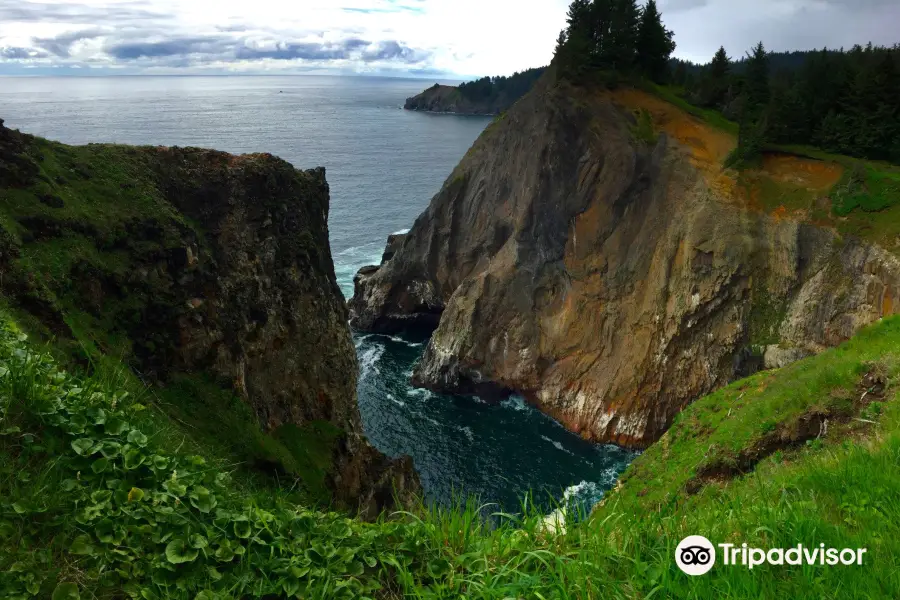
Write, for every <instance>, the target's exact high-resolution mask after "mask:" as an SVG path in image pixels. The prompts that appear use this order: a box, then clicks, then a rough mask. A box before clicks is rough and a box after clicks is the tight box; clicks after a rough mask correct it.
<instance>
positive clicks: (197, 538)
mask: <svg viewBox="0 0 900 600" xmlns="http://www.w3.org/2000/svg"><path fill="white" fill-rule="evenodd" d="M207 546H209V542H208V541H206V538H205V537H203V536H202V535H200V534H197V533H195V534H193V535H192V536H191V548H197V549H198V550H202V549H203V548H206V547H207Z"/></svg>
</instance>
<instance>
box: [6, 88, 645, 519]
mask: <svg viewBox="0 0 900 600" xmlns="http://www.w3.org/2000/svg"><path fill="white" fill-rule="evenodd" d="M432 83H433V82H431V81H423V80H409V79H384V78H337V77H314V76H305V77H120V78H5V79H4V78H0V118H2V119H5V120H6V125H7V126H9V127H18V128H21V129H23V130H25V131H28V132H30V133H34V134H37V135H42V136H46V137H50V138H54V139H58V140H61V141H64V142H68V143H76V144H77V143H87V142H100V141H103V142H119V143H128V144H159V145H180V146H189V145H190V146H205V147H212V148H217V149H220V150H226V151H229V152H271V153H273V154H276V155H278V156H281V157H282V158H284V159H286V160H288V161H290V162H291V163H293V164H294V165H295V166H297V167H301V168H308V167H314V166H320V165H321V166H324V167H325V168H326V170H327V176H328V181H329V184H330V187H331V211H330V215H329V230H330V237H331V247H332V253H333V256H334V262H335V271H336V274H337V277H338V282H339V284H340V286H341V289H342V290H343V291H344V293H345V294H346V295H349V294H350V293H352V286H353V275H354V274H355V273H356V270H357V269H358V268H359V267H361V266H363V265H366V264H372V263H377V262H378V261H379V259H380V257H381V252H382V250H383V248H384V243H385V239H386V238H387V235H388V234H390V233H393V232H397V231H402V230H404V229H406V228H407V227H410V226H411V224H412V222H413V221H414V220H415V218H416V216H418V214H419V213H420V212H421V211H422V210H424V208H425V207H426V206H427V205H428V201H429V200H430V199H431V196H433V195H434V194H435V193H436V192H437V191H438V190H439V189H440V186H441V184H442V183H443V181H444V179H445V178H446V177H447V175H449V173H450V172H451V170H452V169H453V167H454V166H455V165H456V163H457V162H458V161H459V159H460V158H462V156H463V155H464V154H465V152H466V150H467V149H468V148H469V146H470V145H471V144H472V142H474V141H475V139H476V138H477V137H478V135H479V133H481V131H482V129H483V128H484V127H485V126H486V125H487V123H488V122H489V120H488V119H485V118H480V117H456V116H452V115H429V114H423V113H415V112H409V111H403V110H400V107H401V106H402V104H403V101H404V99H405V98H406V97H407V96H411V95H414V94H416V93H418V92H419V91H421V90H422V89H424V88H425V87H428V86H429V85H431V84H432ZM354 342H355V344H356V348H357V354H358V357H359V363H360V373H359V408H360V413H361V415H362V418H363V425H364V427H365V431H366V434H367V435H368V437H369V439H370V440H371V441H372V443H373V444H374V445H375V446H376V447H377V448H378V449H380V450H381V451H383V452H385V453H386V454H389V455H394V456H396V455H400V454H409V455H411V456H412V457H413V460H414V462H415V465H416V469H417V470H418V472H419V474H420V476H421V479H422V483H423V485H424V488H425V491H426V494H427V496H428V498H429V499H430V500H432V501H436V502H449V501H451V499H452V498H453V497H454V495H457V494H459V495H477V496H478V497H479V498H480V500H481V501H482V502H486V503H487V502H490V503H497V504H498V505H500V507H501V508H503V509H505V510H515V509H517V508H518V507H519V506H520V502H521V498H522V497H523V495H524V494H526V493H527V492H529V491H531V492H533V493H534V494H535V498H536V499H537V500H539V501H542V502H544V503H545V504H548V505H549V504H550V503H551V499H555V500H559V499H562V498H563V497H566V498H568V499H569V500H571V501H572V502H574V503H577V504H580V505H585V506H587V505H589V504H591V503H592V502H594V501H596V500H597V499H599V498H600V497H601V495H602V493H603V492H604V491H605V490H607V489H609V488H610V487H611V486H612V485H613V484H614V483H615V480H616V477H617V476H618V474H619V473H620V472H621V470H622V469H623V468H624V467H625V466H626V465H627V464H628V462H629V461H630V460H631V459H632V458H633V454H632V453H630V452H626V451H624V450H621V449H618V448H615V447H613V446H598V445H594V444H590V443H587V442H585V441H583V440H582V439H580V438H579V437H578V436H575V435H573V434H571V433H569V432H567V431H565V430H564V429H563V428H562V427H560V426H559V425H557V424H556V423H555V422H554V421H553V420H551V419H549V418H547V417H545V416H544V415H542V414H541V413H539V412H538V411H536V410H534V409H533V408H531V407H528V406H526V405H525V404H524V402H522V400H521V399H518V398H510V399H508V400H506V401H504V402H502V403H499V404H488V403H485V402H482V401H480V400H478V399H476V398H465V397H455V396H441V395H436V394H432V393H431V392H427V391H425V390H418V389H414V388H411V387H410V386H409V384H408V379H409V375H410V373H411V371H412V368H413V365H414V364H415V362H416V361H417V360H418V359H419V357H420V356H421V353H422V351H423V350H424V344H425V342H426V340H423V339H409V338H404V337H399V336H393V337H385V336H378V335H363V334H355V335H354Z"/></svg>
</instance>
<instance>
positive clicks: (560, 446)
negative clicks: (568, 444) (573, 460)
mask: <svg viewBox="0 0 900 600" xmlns="http://www.w3.org/2000/svg"><path fill="white" fill-rule="evenodd" d="M541 439H542V440H544V441H545V442H549V443H551V444H553V447H554V448H556V449H557V450H559V451H560V452H565V453H566V454H570V455H572V456H575V455H574V454H572V453H571V452H570V451H568V450H566V449H565V447H563V445H562V444H560V443H559V442H557V441H556V440H551V439H550V438H548V437H547V436H546V435H542V436H541Z"/></svg>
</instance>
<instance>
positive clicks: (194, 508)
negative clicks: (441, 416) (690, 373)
mask: <svg viewBox="0 0 900 600" xmlns="http://www.w3.org/2000/svg"><path fill="white" fill-rule="evenodd" d="M898 344H900V318H892V319H888V320H885V321H883V322H881V323H879V324H877V325H875V326H873V327H870V328H868V329H866V330H864V331H863V332H862V333H860V335H859V336H857V337H856V338H854V339H853V340H851V341H850V342H848V343H847V344H844V345H843V346H841V347H840V348H837V349H834V350H830V351H827V352H825V353H823V354H821V355H819V356H817V357H813V358H810V359H807V360H805V361H801V362H799V363H795V364H794V365H792V366H789V367H786V368H785V369H782V370H780V371H773V372H769V373H761V374H759V375H756V376H754V377H751V378H749V379H746V380H743V381H740V382H737V383H735V384H733V385H731V386H729V387H727V388H725V389H723V390H721V391H719V392H717V393H715V394H713V395H711V396H708V397H706V398H703V399H701V400H699V401H697V402H696V403H694V404H693V405H691V406H690V407H689V408H688V409H686V410H685V412H684V413H683V414H682V415H681V416H680V417H679V419H678V421H677V423H676V424H675V425H674V427H673V428H672V429H671V430H670V431H669V432H668V433H667V434H666V435H665V436H664V437H663V438H662V440H661V441H660V442H659V443H658V444H656V445H654V446H653V447H651V448H650V449H649V450H648V451H647V452H645V453H644V454H643V455H642V456H641V457H640V458H639V459H637V460H636V461H635V462H634V464H633V465H632V466H631V467H630V468H629V469H628V471H627V473H626V474H625V476H624V477H623V480H622V484H621V485H620V486H619V487H618V488H617V489H616V490H615V491H614V492H612V493H611V494H610V495H609V497H608V498H607V499H606V500H605V501H604V503H603V504H602V505H601V506H599V507H598V508H597V509H596V510H595V511H594V513H593V514H592V515H591V516H590V517H589V518H588V519H587V520H585V521H583V522H580V523H577V524H576V523H569V524H568V526H567V527H565V528H564V531H555V528H553V527H547V526H546V525H544V524H542V516H541V515H537V514H528V515H527V516H521V515H519V516H514V515H500V516H498V519H499V522H500V525H499V526H498V527H497V528H494V529H490V528H488V527H486V526H484V525H482V524H480V521H479V518H478V514H479V512H478V507H476V506H473V505H471V504H470V505H468V506H463V507H460V509H459V510H456V511H438V510H432V511H428V510H425V509H422V510H421V511H419V512H418V513H417V514H411V513H403V514H395V515H392V518H390V519H388V518H387V517H388V515H383V517H382V519H381V520H380V521H378V522H375V523H364V522H361V521H357V520H354V519H350V518H347V517H345V516H341V515H339V514H335V513H325V512H319V511H317V510H315V509H311V508H305V507H303V506H301V505H298V504H296V503H295V502H294V500H295V499H292V498H290V496H289V493H290V488H289V487H288V486H279V485H277V484H273V483H271V481H270V480H269V481H267V482H266V483H265V484H263V485H260V484H259V483H258V482H256V483H254V482H251V481H247V480H245V479H244V478H242V477H238V478H237V479H235V478H233V477H232V476H231V473H232V471H233V467H232V466H230V465H228V464H227V463H226V462H225V461H223V460H221V459H220V458H216V455H215V452H212V451H211V450H209V449H208V448H205V447H203V446H202V445H197V444H192V443H190V441H189V438H186V437H185V436H184V433H183V430H181V429H180V428H179V427H178V426H177V425H173V423H172V422H171V421H170V420H168V419H166V418H164V417H161V416H160V415H159V414H158V413H156V412H154V411H153V410H151V409H148V408H147V407H146V405H145V404H143V403H142V402H141V398H139V397H136V396H134V395H126V394H124V393H122V392H121V389H122V388H121V387H120V385H121V381H120V380H117V379H116V378H115V377H110V376H107V377H103V378H100V377H94V378H89V379H82V378H77V377H73V376H71V375H69V374H68V373H66V372H65V371H64V370H61V369H60V368H59V366H58V365H57V364H56V363H55V361H54V360H53V359H52V358H51V357H50V356H49V355H47V354H43V353H41V352H38V351H36V350H35V349H34V348H33V347H32V346H30V345H29V341H28V340H27V339H26V338H25V336H24V335H23V334H21V332H20V330H19V329H18V328H17V327H16V326H15V325H14V324H12V323H11V322H10V321H9V319H8V318H4V319H3V327H2V329H0V365H2V367H0V415H2V420H0V530H2V532H3V542H2V544H0V573H2V574H0V595H2V597H4V598H30V597H50V596H51V595H52V596H53V597H54V598H77V597H79V596H80V597H82V598H90V597H100V598H111V597H118V596H120V595H121V593H122V592H124V593H125V594H126V595H128V596H130V597H134V598H186V599H191V600H193V599H195V598H249V597H272V598H275V597H298V598H323V599H324V598H341V597H346V598H362V597H373V598H400V597H416V598H462V597H466V598H497V599H501V598H510V597H522V598H544V599H546V598H649V597H702V598H707V597H717V598H769V597H791V598H832V597H834V598H836V597H841V598H848V597H858V598H890V597H894V595H895V593H896V591H897V590H900V573H898V571H897V570H896V568H895V565H896V564H897V562H898V559H900V526H898V523H900V502H898V499H897V494H896V490H897V489H900V408H898V404H897V402H896V377H897V374H898V372H900V357H898V355H897V354H895V352H896V348H898V347H900V345H898ZM825 423H827V425H825ZM527 512H528V511H527V510H526V513H527ZM688 534H702V535H704V536H706V537H708V538H709V539H711V540H713V542H714V543H724V542H736V543H738V544H740V543H742V542H746V543H748V544H750V545H753V546H758V547H762V548H771V547H779V546H783V547H791V546H795V545H796V544H797V543H803V544H805V545H807V546H816V545H817V544H819V543H825V544H826V545H828V546H835V547H838V548H843V547H853V548H856V547H864V548H867V550H868V552H867V554H866V561H865V563H864V564H863V565H862V566H850V567H847V566H837V567H827V566H812V567H810V566H804V567H788V566H783V567H775V566H764V567H757V568H756V569H754V570H753V571H749V570H748V569H746V568H743V567H725V566H721V565H717V566H716V567H715V568H714V569H713V571H712V572H711V573H709V574H707V575H705V576H703V577H695V578H691V577H688V576H686V575H684V574H682V573H681V572H680V571H679V570H678V569H677V567H676V566H675V563H674V561H673V556H674V550H675V546H676V545H677V544H678V542H679V541H680V540H681V539H682V538H683V537H685V536H686V535H688Z"/></svg>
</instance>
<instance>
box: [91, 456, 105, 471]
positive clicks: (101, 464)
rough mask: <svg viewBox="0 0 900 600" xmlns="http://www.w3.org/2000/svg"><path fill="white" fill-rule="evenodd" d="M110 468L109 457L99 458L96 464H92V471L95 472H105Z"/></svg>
mask: <svg viewBox="0 0 900 600" xmlns="http://www.w3.org/2000/svg"><path fill="white" fill-rule="evenodd" d="M108 468H109V459H108V458H98V459H97V460H95V461H94V464H92V465H91V471H93V472H94V473H97V474H99V473H103V472H104V471H106V470H107V469H108Z"/></svg>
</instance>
